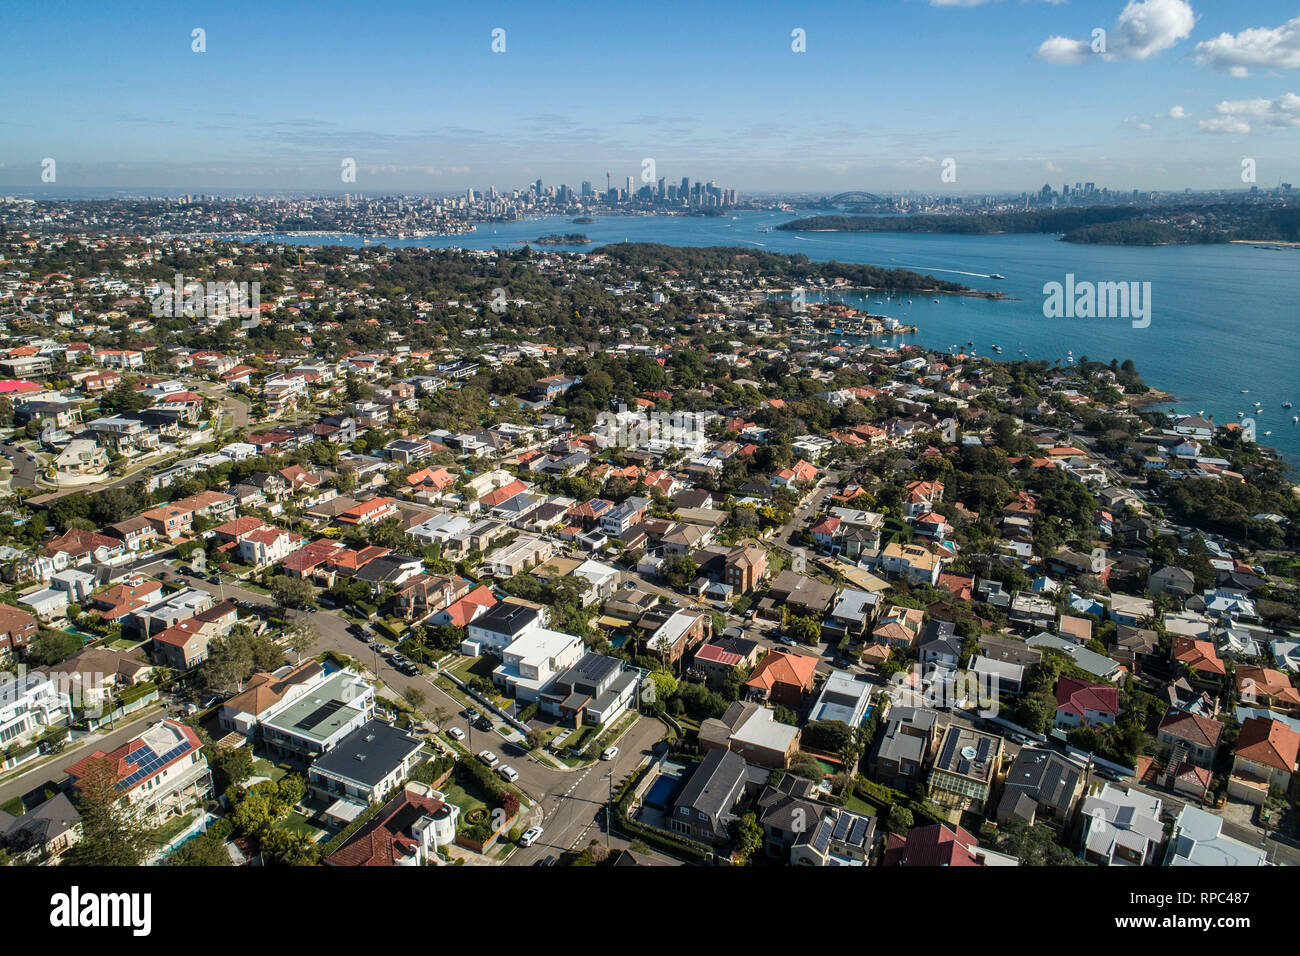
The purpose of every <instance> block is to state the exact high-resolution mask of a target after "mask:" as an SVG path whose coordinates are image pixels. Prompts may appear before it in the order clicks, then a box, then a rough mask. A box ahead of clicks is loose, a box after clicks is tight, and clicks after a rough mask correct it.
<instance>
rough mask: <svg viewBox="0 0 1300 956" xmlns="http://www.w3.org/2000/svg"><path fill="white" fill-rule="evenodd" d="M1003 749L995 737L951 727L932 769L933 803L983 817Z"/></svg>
mask: <svg viewBox="0 0 1300 956" xmlns="http://www.w3.org/2000/svg"><path fill="white" fill-rule="evenodd" d="M1003 745H1004V742H1003V740H1002V738H1001V737H999V736H997V735H995V734H986V733H981V732H980V731H978V730H971V729H970V728H968V727H963V726H962V725H960V724H951V725H949V727H948V729H947V730H945V731H944V734H943V738H942V740H941V741H940V742H939V752H938V754H937V756H936V757H935V759H934V763H933V764H932V766H931V767H930V776H929V779H928V781H927V782H928V785H929V791H930V792H929V797H930V800H931V801H933V802H934V803H937V804H938V805H939V806H941V807H948V808H950V809H956V810H973V811H975V812H976V813H983V812H984V810H985V808H986V804H987V802H988V800H989V798H990V796H991V795H992V792H993V787H994V785H995V784H996V782H997V777H998V771H999V769H1000V768H1001V766H1002V749H1003Z"/></svg>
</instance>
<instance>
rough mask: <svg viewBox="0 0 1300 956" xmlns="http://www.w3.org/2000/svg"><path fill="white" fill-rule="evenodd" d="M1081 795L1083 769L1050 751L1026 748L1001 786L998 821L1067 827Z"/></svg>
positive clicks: (1017, 756) (1059, 827) (1057, 827)
mask: <svg viewBox="0 0 1300 956" xmlns="http://www.w3.org/2000/svg"><path fill="white" fill-rule="evenodd" d="M1082 794H1083V770H1082V768H1080V767H1078V766H1076V765H1075V764H1074V763H1071V762H1070V761H1069V760H1066V759H1065V758H1064V757H1062V756H1061V755H1060V754H1058V753H1054V752H1053V751H1050V750H1037V749H1033V748H1029V747H1026V748H1025V749H1023V750H1021V751H1020V753H1019V754H1017V755H1016V759H1015V762H1014V763H1013V764H1012V765H1011V769H1010V770H1008V771H1007V776H1006V779H1005V780H1004V781H1003V783H1002V798H1001V799H1000V800H999V801H998V808H997V820H998V822H999V823H1008V822H1017V821H1018V822H1020V823H1025V824H1028V825H1030V826H1033V825H1034V824H1035V823H1045V824H1047V825H1048V826H1050V827H1053V828H1056V829H1064V828H1068V827H1069V825H1070V821H1071V820H1072V819H1073V818H1074V810H1075V807H1077V806H1078V803H1079V798H1080V797H1081V796H1082Z"/></svg>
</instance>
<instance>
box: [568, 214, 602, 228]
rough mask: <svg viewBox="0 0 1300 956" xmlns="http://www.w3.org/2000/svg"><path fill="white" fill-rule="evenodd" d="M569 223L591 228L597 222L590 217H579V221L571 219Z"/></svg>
mask: <svg viewBox="0 0 1300 956" xmlns="http://www.w3.org/2000/svg"><path fill="white" fill-rule="evenodd" d="M569 221H570V222H571V223H573V224H574V225H575V226H590V225H591V224H592V223H594V222H596V220H595V219H592V218H591V217H590V216H579V217H578V218H577V219H570V220H569Z"/></svg>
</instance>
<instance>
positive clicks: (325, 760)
mask: <svg viewBox="0 0 1300 956" xmlns="http://www.w3.org/2000/svg"><path fill="white" fill-rule="evenodd" d="M423 746H424V743H423V741H421V740H420V738H418V737H414V736H412V735H411V734H408V733H407V732H406V731H404V730H399V729H397V728H396V727H394V726H393V725H391V724H388V723H385V722H384V721H382V720H371V721H369V722H368V723H366V724H363V725H362V726H361V727H358V728H357V729H356V730H354V731H352V733H350V734H348V736H346V737H344V738H343V739H342V740H340V741H339V742H338V745H337V746H336V747H334V748H333V749H332V750H329V751H327V752H326V753H324V754H322V755H321V756H319V757H317V758H316V759H315V760H313V761H312V764H311V767H310V768H308V770H307V782H308V785H309V786H310V787H311V789H312V790H313V791H314V792H316V793H317V794H319V795H320V796H321V797H322V798H323V799H325V800H331V801H333V802H334V803H333V806H331V808H330V809H329V810H327V811H326V813H327V815H330V816H334V817H336V818H338V819H341V820H345V821H347V822H351V821H352V820H353V819H355V817H356V815H357V814H358V813H360V812H361V811H362V810H364V809H365V808H366V807H367V806H369V805H370V804H372V803H378V802H379V801H380V800H383V799H384V798H385V797H387V796H388V795H389V794H390V793H392V792H393V790H394V789H395V788H396V787H397V786H398V785H399V784H401V782H402V781H403V780H405V779H406V777H407V776H408V775H409V774H410V772H411V768H412V767H414V766H415V764H416V763H418V762H419V760H418V758H419V755H420V749H421V748H422V747H423ZM336 807H337V808H338V809H337V810H335V808H336Z"/></svg>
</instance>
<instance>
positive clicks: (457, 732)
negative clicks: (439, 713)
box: [447, 727, 465, 740]
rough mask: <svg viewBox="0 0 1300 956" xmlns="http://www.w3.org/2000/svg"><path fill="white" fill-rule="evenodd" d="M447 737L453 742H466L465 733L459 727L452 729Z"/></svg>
mask: <svg viewBox="0 0 1300 956" xmlns="http://www.w3.org/2000/svg"><path fill="white" fill-rule="evenodd" d="M447 736H448V737H450V738H451V739H452V740H464V739H465V731H463V730H461V729H460V728H459V727H452V728H450V729H449V730H448V731H447Z"/></svg>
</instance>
